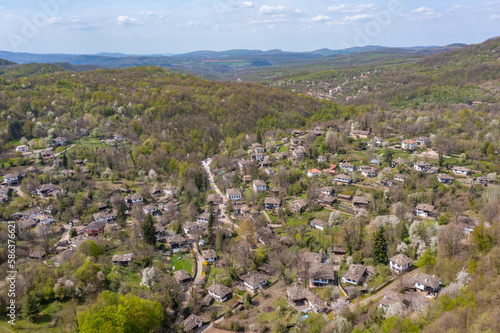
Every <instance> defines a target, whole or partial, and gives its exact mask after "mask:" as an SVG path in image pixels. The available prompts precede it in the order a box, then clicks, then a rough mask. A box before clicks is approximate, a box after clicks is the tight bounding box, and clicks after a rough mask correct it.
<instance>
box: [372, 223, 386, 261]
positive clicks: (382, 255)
mask: <svg viewBox="0 0 500 333" xmlns="http://www.w3.org/2000/svg"><path fill="white" fill-rule="evenodd" d="M373 259H374V260H375V262H376V263H378V264H382V265H387V264H388V263H389V258H388V256H387V242H386V240H385V236H384V227H383V226H380V227H379V228H378V230H377V232H376V233H375V242H374V244H373Z"/></svg>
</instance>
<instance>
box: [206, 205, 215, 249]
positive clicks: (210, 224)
mask: <svg viewBox="0 0 500 333" xmlns="http://www.w3.org/2000/svg"><path fill="white" fill-rule="evenodd" d="M213 227H214V213H213V212H210V214H209V215H208V224H207V240H208V242H209V243H212V242H213V240H214V231H213Z"/></svg>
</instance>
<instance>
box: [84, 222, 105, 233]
mask: <svg viewBox="0 0 500 333" xmlns="http://www.w3.org/2000/svg"><path fill="white" fill-rule="evenodd" d="M105 227H106V222H91V223H89V225H87V226H86V227H84V228H83V233H84V234H85V235H86V236H89V237H96V236H98V235H100V234H103V233H104V228H105Z"/></svg>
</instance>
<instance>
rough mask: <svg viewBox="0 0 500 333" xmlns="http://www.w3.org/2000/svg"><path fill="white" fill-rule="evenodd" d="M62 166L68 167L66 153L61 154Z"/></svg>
mask: <svg viewBox="0 0 500 333" xmlns="http://www.w3.org/2000/svg"><path fill="white" fill-rule="evenodd" d="M62 167H63V168H64V169H67V168H68V157H67V156H66V153H64V154H63V156H62Z"/></svg>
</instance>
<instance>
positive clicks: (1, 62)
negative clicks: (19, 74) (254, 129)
mask: <svg viewBox="0 0 500 333" xmlns="http://www.w3.org/2000/svg"><path fill="white" fill-rule="evenodd" d="M15 64H16V63H15V62H13V61H9V60H5V59H0V66H8V65H15Z"/></svg>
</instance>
